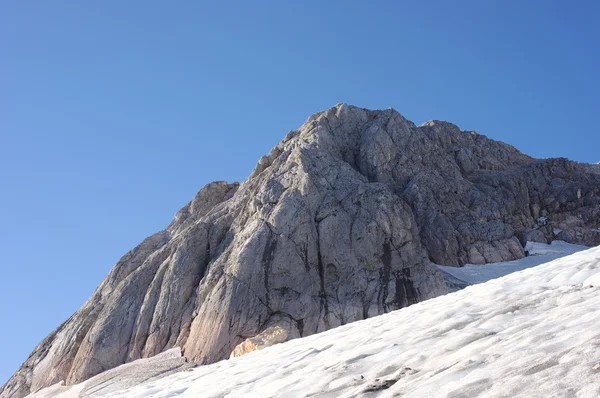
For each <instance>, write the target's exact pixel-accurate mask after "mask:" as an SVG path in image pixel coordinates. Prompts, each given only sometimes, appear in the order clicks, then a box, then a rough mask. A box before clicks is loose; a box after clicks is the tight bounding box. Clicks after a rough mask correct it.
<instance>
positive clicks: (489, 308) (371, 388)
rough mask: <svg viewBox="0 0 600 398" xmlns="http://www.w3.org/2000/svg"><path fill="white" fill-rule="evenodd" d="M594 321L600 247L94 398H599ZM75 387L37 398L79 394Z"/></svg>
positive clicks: (598, 308) (598, 337)
mask: <svg viewBox="0 0 600 398" xmlns="http://www.w3.org/2000/svg"><path fill="white" fill-rule="evenodd" d="M599 325H600V248H594V249H589V250H586V251H582V252H579V253H576V254H573V255H570V256H568V257H564V258H560V259H557V260H555V261H552V262H549V263H546V264H543V265H540V266H537V267H534V268H529V269H525V270H523V271H520V272H516V273H513V274H510V275H507V276H505V277H503V278H500V279H495V280H492V281H489V282H486V283H481V284H477V285H473V286H469V287H467V288H465V289H464V290H461V291H459V292H456V293H452V294H448V295H445V296H441V297H438V298H435V299H432V300H428V301H425V302H422V303H419V304H415V305H412V306H410V307H408V308H404V309H401V310H398V311H395V312H392V313H389V314H386V315H382V316H379V317H375V318H371V319H368V320H364V321H359V322H354V323H351V324H348V325H345V326H342V327H339V328H336V329H332V330H330V331H327V332H324V333H320V334H318V335H313V336H310V337H307V338H303V339H297V340H293V341H290V342H288V343H285V344H280V345H276V346H273V347H270V348H267V349H265V350H262V351H258V352H254V353H250V354H248V355H246V356H243V357H239V358H235V359H232V360H228V361H222V362H219V363H216V364H212V365H207V366H200V367H198V368H195V369H190V371H184V372H179V373H175V374H171V375H169V376H166V377H162V378H155V379H152V380H150V381H147V382H144V383H141V384H138V385H135V386H133V387H130V388H127V389H125V390H122V391H120V392H114V391H112V392H111V393H109V394H105V395H102V394H100V395H95V396H110V397H140V398H142V397H144V398H146V397H164V398H166V397H309V396H310V397H315V396H318V397H354V396H381V397H391V396H403V397H455V398H456V397H476V396H481V397H599V396H600V370H597V369H594V367H595V365H596V364H598V363H599V362H600V328H599ZM147 361H152V360H147ZM125 366H126V365H125ZM117 369H118V368H117ZM88 382H89V381H88ZM82 385H83V387H82ZM82 385H78V386H74V387H70V388H69V387H51V388H58V390H56V391H55V392H56V393H53V394H52V395H47V394H46V393H47V392H48V389H46V390H43V391H42V392H41V393H39V394H36V395H35V397H36V398H39V397H42V396H44V397H48V396H58V397H62V398H67V397H68V398H71V397H77V396H78V395H79V392H78V391H82V390H83V389H84V388H85V382H84V383H82ZM41 394H46V395H41Z"/></svg>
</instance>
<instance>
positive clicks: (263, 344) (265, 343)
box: [230, 326, 289, 358]
mask: <svg viewBox="0 0 600 398" xmlns="http://www.w3.org/2000/svg"><path fill="white" fill-rule="evenodd" d="M288 337H289V336H288V331H287V330H286V329H284V328H282V327H281V326H271V327H270V328H268V329H266V330H264V331H263V332H261V333H259V334H257V335H256V336H254V337H250V338H247V339H246V340H244V341H242V342H241V343H240V344H238V345H237V346H236V347H235V348H234V349H233V351H232V352H231V355H230V358H236V357H241V356H242V355H246V354H248V353H250V352H252V351H259V350H262V349H264V348H267V347H270V346H272V345H275V344H279V343H283V342H285V341H287V340H288Z"/></svg>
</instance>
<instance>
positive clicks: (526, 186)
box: [0, 104, 600, 398]
mask: <svg viewBox="0 0 600 398" xmlns="http://www.w3.org/2000/svg"><path fill="white" fill-rule="evenodd" d="M599 208H600V175H598V173H597V168H596V166H590V165H581V164H577V163H575V162H571V161H568V160H566V159H548V160H535V159H532V158H530V157H528V156H526V155H524V154H522V153H520V152H519V151H518V150H516V149H515V148H514V147H512V146H510V145H506V144H503V143H501V142H497V141H493V140H490V139H488V138H486V137H485V136H483V135H479V134H477V133H475V132H465V131H460V130H459V128H458V127H456V126H455V125H452V124H450V123H447V122H439V121H431V122H427V123H425V124H423V125H421V126H416V125H415V124H413V123H412V122H410V121H408V120H406V119H405V118H404V117H402V116H401V115H400V114H399V113H398V112H396V111H395V110H392V109H388V110H375V111H371V110H366V109H361V108H356V107H353V106H348V105H345V104H338V105H336V106H334V107H332V108H331V109H328V110H327V111H324V112H320V113H317V114H315V115H313V116H311V117H310V118H309V119H308V120H307V121H306V122H305V123H304V124H303V125H302V126H301V127H300V128H299V129H298V130H295V131H292V132H290V133H289V134H288V135H287V136H286V137H285V138H284V140H283V141H282V142H281V143H279V144H278V145H277V146H276V147H275V148H273V149H272V150H271V152H270V153H269V154H268V155H267V156H264V157H262V158H261V159H260V160H259V162H258V164H257V166H256V168H255V169H254V171H253V172H252V174H251V175H250V176H249V177H248V179H247V180H246V181H244V182H243V183H242V184H237V183H234V184H228V183H225V182H214V183H210V184H208V185H207V186H205V187H204V188H202V189H201V190H200V191H199V192H198V194H197V195H196V197H195V198H194V199H193V200H192V201H191V202H190V203H189V204H188V205H186V206H185V207H184V208H183V209H181V210H180V211H179V212H178V213H177V214H176V215H175V218H174V220H173V222H172V223H171V224H170V225H169V226H168V227H167V228H166V229H165V230H164V231H161V232H158V233H157V234H155V235H153V236H151V237H149V238H147V239H146V240H144V241H143V242H142V243H141V244H140V245H139V246H138V247H136V248H135V249H133V250H132V251H131V252H129V253H127V254H126V255H125V256H124V257H123V258H122V259H121V260H120V261H119V262H118V263H117V264H116V265H115V266H114V268H113V269H112V270H111V272H110V273H109V275H108V276H107V277H106V279H105V280H104V281H103V282H102V284H101V285H100V286H99V287H98V289H97V290H96V292H95V293H94V295H93V296H92V297H91V298H90V299H89V300H88V302H87V303H86V304H85V305H84V306H83V307H82V308H81V309H80V310H79V311H77V312H76V313H75V314H74V315H73V316H72V317H71V318H69V319H68V320H67V321H66V322H65V323H64V324H63V325H61V326H60V327H58V328H57V329H56V330H55V331H54V332H53V333H52V334H50V335H49V336H48V337H47V338H46V339H45V340H44V341H43V342H42V343H40V345H39V346H38V347H37V348H36V349H35V350H34V351H33V353H32V354H31V356H30V357H29V358H28V359H27V361H26V362H25V363H24V364H23V366H22V367H21V368H20V369H19V370H18V371H17V372H16V373H15V375H14V376H13V377H12V378H11V379H10V380H9V382H8V383H7V384H6V385H5V386H4V387H3V389H2V390H1V391H0V397H2V398H8V397H10V398H20V397H23V396H25V395H27V394H28V393H29V392H32V391H36V390H38V389H40V388H42V387H45V386H48V385H52V384H54V383H57V382H59V381H60V380H65V381H66V383H67V384H72V383H77V382H79V381H82V380H85V379H87V378H89V377H91V376H94V375H96V374H98V373H100V372H103V371H105V370H107V369H111V368H114V367H115V366H118V365H120V364H123V363H126V362H129V361H132V360H135V359H138V358H146V357H150V356H154V355H156V354H158V353H161V352H164V351H165V350H168V349H170V348H173V347H182V350H183V354H184V355H185V357H187V358H188V359H189V360H190V361H193V362H196V363H200V364H206V363H211V362H215V361H218V360H221V359H225V358H228V357H229V356H230V354H231V352H232V350H233V349H234V348H235V347H236V346H237V345H238V344H240V343H241V342H243V341H244V340H246V339H247V338H249V337H253V336H256V335H258V334H259V333H261V332H263V331H264V330H266V329H268V328H270V327H276V326H277V327H281V328H283V329H285V330H286V331H287V332H288V333H289V335H290V338H294V337H300V336H307V335H310V334H314V333H318V332H320V331H324V330H327V329H330V328H332V327H335V326H338V325H343V324H345V323H348V322H353V321H355V320H359V319H364V318H368V317H372V316H374V315H378V314H382V313H385V312H388V311H391V310H394V309H398V308H401V307H405V306H408V305H410V304H413V303H416V302H418V301H421V300H424V299H427V298H430V297H434V296H437V295H440V294H443V293H445V292H446V287H445V284H444V280H443V277H442V276H441V275H440V273H439V271H438V270H437V268H436V267H435V266H433V265H432V262H435V263H438V264H443V265H454V266H460V265H462V264H465V263H488V262H496V261H503V260H511V259H517V258H521V257H523V256H524V252H523V247H522V245H521V243H520V241H519V239H521V240H523V239H524V238H525V239H526V238H527V237H528V236H534V237H535V238H536V239H537V240H545V241H547V242H549V241H551V240H553V239H555V238H557V237H560V238H561V239H565V240H568V241H570V242H572V243H585V244H587V245H597V244H599V243H600V229H599V228H600V219H599ZM533 231H535V232H533ZM90 255H93V253H90Z"/></svg>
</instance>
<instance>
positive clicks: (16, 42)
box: [0, 0, 600, 384]
mask: <svg viewBox="0 0 600 398" xmlns="http://www.w3.org/2000/svg"><path fill="white" fill-rule="evenodd" d="M597 4H600V3H597V2H595V1H578V2H577V6H574V4H573V3H569V2H564V1H533V0H530V1H527V2H524V1H510V0H507V1H492V0H490V1H479V0H472V1H466V0H465V1H452V2H449V1H421V0H420V1H379V2H366V1H365V2H359V1H327V2H323V1H302V2H282V1H270V2H264V1H229V2H217V1H210V2H208V1H207V2H201V1H182V2H176V3H173V2H156V1H148V0H146V1H127V2H123V1H102V2H81V1H60V0H56V1H52V2H36V3H31V2H22V1H19V2H17V1H12V2H3V3H2V5H0V51H1V52H0V56H1V62H0V138H1V145H0V178H1V181H2V189H1V191H0V192H1V195H0V226H1V227H2V228H1V229H0V252H1V253H2V257H1V260H0V319H1V320H2V327H0V341H2V342H3V344H2V345H3V348H2V358H1V360H0V384H1V383H3V382H5V381H6V380H7V379H8V377H9V376H10V375H11V374H12V372H13V371H14V370H16V368H17V367H18V366H19V365H20V364H21V363H22V362H23V361H24V360H25V359H26V357H27V355H28V354H29V352H30V351H31V350H32V349H33V348H34V347H35V346H36V344H37V343H38V342H39V341H40V340H41V339H42V338H43V337H45V336H46V335H47V334H48V333H49V332H51V331H52V330H53V329H54V328H55V327H57V326H58V325H59V324H60V323H61V322H63V321H64V320H66V319H67V318H68V317H69V316H70V315H71V314H72V313H73V312H74V311H76V310H77V309H78V308H79V307H80V306H81V305H82V304H83V303H84V301H85V300H86V299H87V298H88V297H89V296H90V295H91V293H92V292H93V290H94V289H95V288H96V286H97V285H98V284H99V283H100V282H101V280H102V279H103V278H104V276H105V275H106V274H107V273H108V271H109V269H110V268H111V266H112V265H113V264H114V263H115V262H116V261H117V260H118V259H119V257H120V256H121V255H123V254H124V253H126V252H127V251H128V250H129V249H131V248H133V247H134V246H135V245H136V244H137V243H139V242H140V241H141V240H142V239H143V238H144V237H146V236H148V235H150V234H152V233H153V232H155V231H158V230H160V229H162V228H164V227H165V226H166V225H167V224H168V223H169V221H170V220H171V218H172V216H173V215H174V214H175V212H176V211H177V210H178V209H179V208H181V207H182V206H183V205H185V203H187V201H189V200H190V199H191V198H192V197H193V195H194V193H195V192H196V191H197V190H198V189H200V188H201V187H202V186H203V185H204V184H206V183H207V182H209V181H213V180H228V181H234V180H238V181H240V180H243V179H244V178H245V177H246V176H247V175H248V174H250V172H251V170H252V168H253V167H254V165H255V164H256V161H257V160H258V158H259V157H260V156H261V155H263V154H265V153H267V152H268V151H269V149H270V148H271V147H272V146H274V145H275V144H276V143H277V142H278V141H279V140H281V139H282V138H283V137H284V135H285V134H286V133H287V132H288V131H289V130H292V129H295V128H297V127H298V126H299V125H301V124H302V122H303V121H304V120H305V119H306V118H307V117H308V116H309V115H311V114H312V113H314V112H316V111H319V110H323V109H326V108H328V107H330V106H332V105H334V104H335V103H338V102H346V103H350V104H354V105H358V106H363V107H367V108H388V107H393V108H395V109H397V110H398V111H399V112H400V113H402V114H403V115H404V116H405V117H407V118H408V119H410V120H413V121H414V122H415V123H417V124H420V123H422V122H424V121H426V120H429V119H441V120H448V121H451V122H453V123H455V124H457V125H459V126H460V127H461V128H463V129H469V130H471V129H473V130H476V131H478V132H479V133H482V134H486V135H488V136H490V137H491V138H494V139H499V140H502V141H506V142H508V143H510V144H513V145H515V146H516V147H517V148H519V149H520V150H522V151H523V152H526V153H528V154H530V155H532V156H535V157H557V156H564V157H569V158H571V159H574V160H578V161H582V162H597V161H600V153H599V151H598V148H599V147H600V134H599V131H598V123H596V119H597V116H598V109H599V107H600V100H599V99H598V93H599V92H600V78H599V73H598V70H600V65H599V61H600V51H599V50H600V48H599V47H600V45H599V44H598V43H599V39H600V25H599V24H598V23H597V19H598V15H599V13H600V5H597Z"/></svg>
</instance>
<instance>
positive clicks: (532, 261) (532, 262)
mask: <svg viewBox="0 0 600 398" xmlns="http://www.w3.org/2000/svg"><path fill="white" fill-rule="evenodd" d="M587 249H589V248H588V247H587V246H580V245H573V244H571V243H567V242H563V241H560V240H555V241H553V242H552V243H551V244H550V245H547V244H544V243H537V242H527V245H526V246H525V250H526V251H527V252H528V253H529V256H528V257H525V258H522V259H519V260H514V261H506V262H501V263H493V264H466V265H465V266H464V267H447V266H443V265H438V268H439V269H440V270H442V271H444V272H445V273H448V274H450V275H452V276H453V277H455V278H457V279H459V280H460V281H463V282H466V283H467V284H475V283H483V282H487V281H489V280H491V279H496V278H500V277H503V276H505V275H508V274H511V273H513V272H516V271H522V270H524V269H526V268H531V267H535V266H538V265H540V264H544V263H547V262H549V261H552V260H556V259H557V258H561V257H564V256H568V255H570V254H573V253H577V252H579V251H582V250H587Z"/></svg>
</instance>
